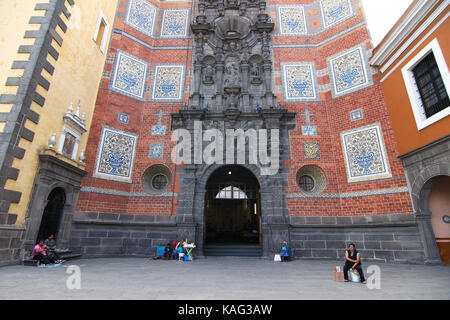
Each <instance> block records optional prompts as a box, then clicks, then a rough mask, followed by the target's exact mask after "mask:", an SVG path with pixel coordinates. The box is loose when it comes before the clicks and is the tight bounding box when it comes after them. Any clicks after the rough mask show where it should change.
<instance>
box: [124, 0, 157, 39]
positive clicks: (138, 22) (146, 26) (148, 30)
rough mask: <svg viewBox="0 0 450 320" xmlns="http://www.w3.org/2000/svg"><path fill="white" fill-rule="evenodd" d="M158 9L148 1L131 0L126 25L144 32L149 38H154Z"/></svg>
mask: <svg viewBox="0 0 450 320" xmlns="http://www.w3.org/2000/svg"><path fill="white" fill-rule="evenodd" d="M155 17H156V7H155V6H153V5H152V4H150V2H148V1H147V0H130V2H129V4H128V11H127V17H126V19H125V21H124V22H125V24H127V25H129V26H130V27H133V28H134V29H136V30H138V31H140V32H142V33H143V34H145V35H147V36H150V37H151V36H153V29H154V25H155V20H156V19H155Z"/></svg>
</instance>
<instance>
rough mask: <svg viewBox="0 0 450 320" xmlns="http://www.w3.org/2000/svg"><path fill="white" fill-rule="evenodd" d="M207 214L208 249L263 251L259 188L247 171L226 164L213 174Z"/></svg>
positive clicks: (206, 242)
mask: <svg viewBox="0 0 450 320" xmlns="http://www.w3.org/2000/svg"><path fill="white" fill-rule="evenodd" d="M204 213H205V220H204V232H203V235H204V243H205V248H211V247H212V246H214V248H215V249H217V248H218V247H217V246H222V247H227V249H230V248H231V246H234V248H237V247H236V246H241V247H242V246H246V247H247V248H248V249H249V250H251V249H255V248H257V247H258V248H260V246H261V244H262V232H261V220H260V219H261V209H260V186H259V183H258V180H257V179H256V177H255V176H254V175H253V173H252V172H251V171H249V170H248V169H246V168H244V167H242V166H238V165H227V166H223V167H220V168H218V169H217V170H216V171H214V172H213V174H211V176H210V177H209V180H208V182H207V185H206V193H205V210H204Z"/></svg>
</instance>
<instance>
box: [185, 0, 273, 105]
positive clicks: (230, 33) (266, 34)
mask: <svg viewBox="0 0 450 320" xmlns="http://www.w3.org/2000/svg"><path fill="white" fill-rule="evenodd" d="M250 8H253V9H251V10H249V9H250ZM254 8H257V9H259V10H255V9H254ZM265 9H266V3H265V1H263V0H252V1H250V0H223V1H209V0H199V1H198V11H197V15H196V17H195V18H194V21H193V23H192V24H191V30H192V32H193V34H194V36H195V52H194V57H195V59H194V61H195V62H194V79H193V84H194V85H193V90H192V93H191V96H190V99H189V106H190V108H192V109H196V110H201V109H206V108H208V110H214V111H216V112H222V111H225V110H228V109H233V110H239V111H243V112H255V111H258V110H261V109H275V108H276V98H275V95H274V94H273V92H272V54H271V49H270V42H271V32H272V31H273V28H274V24H273V23H272V22H271V19H270V17H269V15H268V14H267V13H265ZM238 88H239V90H238Z"/></svg>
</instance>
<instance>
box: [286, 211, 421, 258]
mask: <svg viewBox="0 0 450 320" xmlns="http://www.w3.org/2000/svg"><path fill="white" fill-rule="evenodd" d="M291 220H292V222H293V224H292V225H291V228H290V243H291V248H292V251H293V255H294V258H298V259H341V260H343V259H344V255H345V250H346V248H347V247H348V245H349V244H350V243H354V244H355V245H356V248H357V250H358V251H359V252H360V253H361V257H362V259H363V260H364V261H369V262H387V263H418V264H423V263H425V254H424V248H423V244H422V240H421V237H420V232H419V229H418V226H417V223H416V221H415V218H414V216H413V215H412V214H400V215H379V216H353V217H292V219H291Z"/></svg>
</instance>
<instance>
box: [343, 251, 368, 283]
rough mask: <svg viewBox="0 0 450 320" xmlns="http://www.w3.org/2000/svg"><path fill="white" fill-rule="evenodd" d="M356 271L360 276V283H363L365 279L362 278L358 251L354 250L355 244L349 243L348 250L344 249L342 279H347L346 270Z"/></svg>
mask: <svg viewBox="0 0 450 320" xmlns="http://www.w3.org/2000/svg"><path fill="white" fill-rule="evenodd" d="M350 269H351V270H354V269H356V271H358V273H359V276H360V278H361V283H364V282H365V281H366V279H365V278H364V272H363V270H362V268H361V257H360V255H359V252H358V251H356V247H355V244H353V243H350V245H349V246H348V250H347V251H345V265H344V279H345V281H346V282H347V281H348V270H350Z"/></svg>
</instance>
